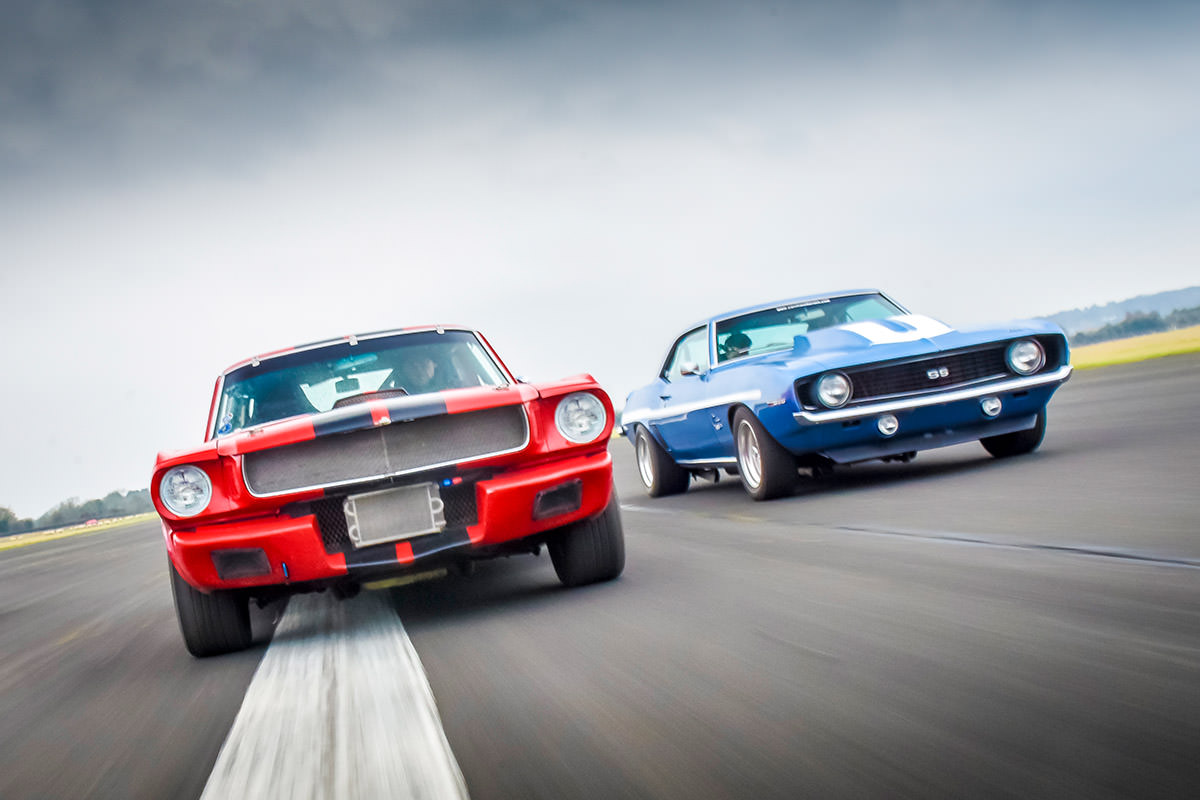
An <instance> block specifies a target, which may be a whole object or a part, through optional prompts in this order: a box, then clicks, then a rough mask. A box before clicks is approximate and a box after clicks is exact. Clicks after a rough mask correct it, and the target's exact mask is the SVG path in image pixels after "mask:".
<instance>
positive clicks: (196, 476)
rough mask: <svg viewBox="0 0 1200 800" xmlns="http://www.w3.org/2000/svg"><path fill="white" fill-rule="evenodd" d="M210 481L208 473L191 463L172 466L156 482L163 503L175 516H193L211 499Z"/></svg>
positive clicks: (206, 505)
mask: <svg viewBox="0 0 1200 800" xmlns="http://www.w3.org/2000/svg"><path fill="white" fill-rule="evenodd" d="M212 495H213V491H212V481H211V480H209V478H208V473H207V472H205V471H204V470H202V469H200V468H199V467H197V466H193V465H192V464H185V465H183V466H182V467H172V468H171V469H169V470H167V471H166V473H164V474H163V476H162V480H161V481H160V482H159V484H158V496H159V497H160V498H161V499H162V502H163V505H164V506H166V507H167V510H168V511H170V512H171V513H172V514H174V515H175V516H177V517H194V516H196V515H197V514H199V513H200V512H201V511H203V510H204V509H206V508H208V503H209V501H210V500H212Z"/></svg>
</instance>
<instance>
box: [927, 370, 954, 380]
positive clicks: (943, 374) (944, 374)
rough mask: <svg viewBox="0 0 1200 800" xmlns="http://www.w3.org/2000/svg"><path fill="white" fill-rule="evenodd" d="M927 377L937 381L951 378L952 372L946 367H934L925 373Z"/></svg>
mask: <svg viewBox="0 0 1200 800" xmlns="http://www.w3.org/2000/svg"><path fill="white" fill-rule="evenodd" d="M925 377H926V378H929V380H931V381H936V380H937V379H938V378H949V377H950V370H949V369H947V368H946V367H934V368H933V369H930V370H926V371H925Z"/></svg>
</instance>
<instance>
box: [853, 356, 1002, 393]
mask: <svg viewBox="0 0 1200 800" xmlns="http://www.w3.org/2000/svg"><path fill="white" fill-rule="evenodd" d="M1004 350H1005V345H1000V346H999V347H990V348H987V349H983V350H969V351H966V352H960V353H944V354H941V355H938V356H935V357H933V358H923V359H921V360H919V361H910V362H908V363H905V364H893V365H886V366H874V367H869V368H867V369H861V370H858V369H855V370H846V376H847V377H849V378H850V383H851V384H852V385H853V386H854V391H853V394H852V395H851V397H852V399H853V400H854V401H863V400H878V399H879V398H882V397H894V396H896V395H906V394H915V393H921V392H927V391H929V390H931V389H943V388H946V387H949V386H961V385H962V384H969V383H977V382H979V381H981V380H986V379H988V378H1003V377H1005V376H1006V375H1008V374H1009V372H1008V367H1007V366H1006V365H1005V362H1004Z"/></svg>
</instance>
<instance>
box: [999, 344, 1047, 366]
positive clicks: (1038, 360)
mask: <svg viewBox="0 0 1200 800" xmlns="http://www.w3.org/2000/svg"><path fill="white" fill-rule="evenodd" d="M1030 348H1032V350H1031V349H1030ZM1030 356H1033V357H1034V358H1033V360H1032V361H1030V360H1029V358H1030ZM1004 361H1005V363H1007V364H1008V368H1009V369H1011V370H1012V371H1013V372H1015V373H1017V374H1018V375H1032V374H1033V373H1035V372H1037V371H1038V370H1039V369H1041V368H1042V367H1043V366H1045V364H1046V349H1045V348H1044V347H1042V345H1041V343H1040V342H1038V341H1037V340H1036V339H1018V340H1017V341H1015V342H1013V343H1012V344H1010V345H1009V346H1008V349H1007V350H1006V351H1005V352H1004Z"/></svg>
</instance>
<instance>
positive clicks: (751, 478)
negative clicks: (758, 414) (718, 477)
mask: <svg viewBox="0 0 1200 800" xmlns="http://www.w3.org/2000/svg"><path fill="white" fill-rule="evenodd" d="M737 453H738V469H740V470H741V472H742V478H744V479H745V481H746V485H747V486H749V487H750V488H751V489H757V488H758V484H759V483H760V482H761V481H762V451H760V450H759V448H758V436H756V435H755V434H754V428H752V427H751V426H750V423H749V422H742V424H741V425H739V426H738V432H737Z"/></svg>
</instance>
